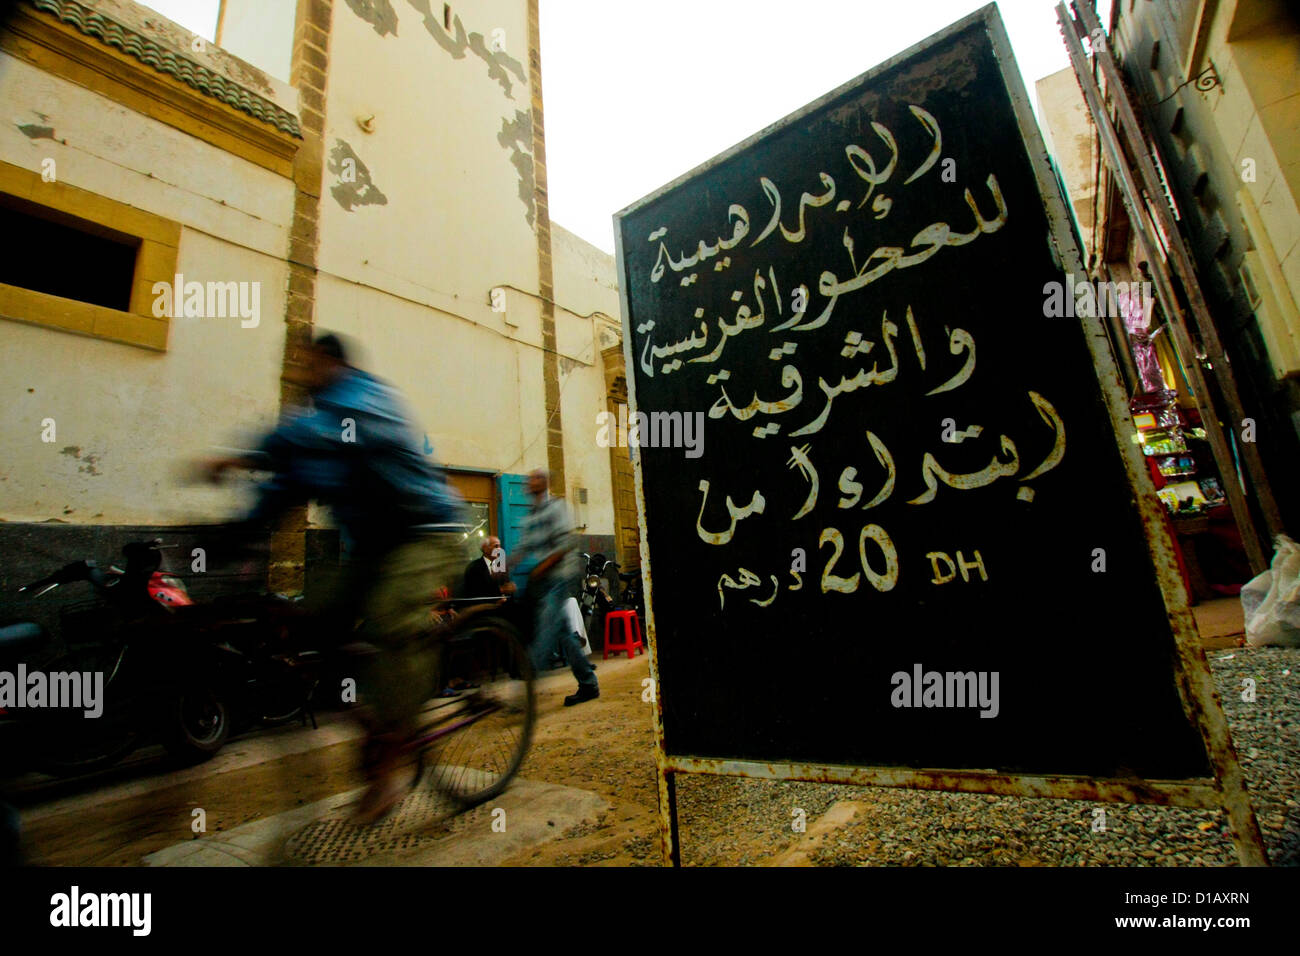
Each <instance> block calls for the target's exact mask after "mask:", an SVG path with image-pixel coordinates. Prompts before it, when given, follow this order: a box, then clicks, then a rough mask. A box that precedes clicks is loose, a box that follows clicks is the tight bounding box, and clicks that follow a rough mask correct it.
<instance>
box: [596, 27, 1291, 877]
mask: <svg viewBox="0 0 1300 956" xmlns="http://www.w3.org/2000/svg"><path fill="white" fill-rule="evenodd" d="M975 25H980V26H982V27H983V28H984V29H985V30H986V31H987V33H988V36H989V39H990V41H991V43H992V45H993V52H994V56H995V58H996V59H997V61H998V64H999V71H1000V73H1001V75H1002V79H1003V82H1004V83H1005V85H1006V89H1007V92H1008V95H1009V97H1010V100H1011V105H1012V109H1013V111H1014V113H1015V115H1016V119H1017V123H1018V125H1019V127H1020V133H1021V137H1022V140H1023V143H1024V145H1025V148H1026V151H1027V153H1028V156H1029V160H1030V164H1031V166H1032V167H1033V170H1034V177H1035V180H1036V182H1037V186H1038V192H1039V195H1040V197H1041V198H1042V200H1043V204H1044V207H1045V212H1046V214H1047V219H1048V223H1049V225H1050V228H1051V234H1050V237H1049V238H1050V241H1051V246H1052V254H1053V256H1054V258H1055V259H1056V262H1057V264H1058V265H1059V266H1060V268H1061V271H1062V272H1072V273H1073V274H1076V275H1083V274H1085V273H1086V270H1085V269H1084V268H1083V265H1082V260H1081V258H1080V255H1079V250H1078V248H1077V247H1076V245H1075V242H1074V237H1073V234H1072V232H1071V229H1070V226H1069V214H1068V212H1067V210H1066V208H1065V205H1064V203H1063V201H1062V197H1061V195H1060V192H1059V190H1058V187H1057V183H1056V178H1055V175H1054V173H1053V172H1052V166H1051V160H1050V158H1049V156H1048V153H1047V148H1046V146H1045V145H1044V143H1043V139H1042V134H1041V133H1040V132H1039V129H1038V125H1037V123H1036V122H1035V120H1034V116H1033V112H1032V110H1031V108H1030V105H1029V98H1028V95H1027V94H1026V92H1025V89H1024V85H1023V83H1022V82H1021V79H1020V74H1019V71H1018V70H1017V69H1016V67H1015V59H1014V56H1013V54H1012V51H1011V43H1010V40H1009V39H1008V37H1007V34H1006V30H1005V28H1004V26H1003V24H1002V20H1001V17H1000V15H999V13H998V10H997V7H996V5H994V4H989V5H987V6H985V7H983V8H981V9H979V10H977V11H975V12H974V13H972V14H970V15H969V16H966V17H964V18H963V19H961V20H959V21H957V22H956V23H953V24H951V25H950V26H948V27H946V28H945V29H943V30H941V31H940V32H938V33H936V34H934V35H932V36H930V37H928V38H927V39H925V40H922V41H921V42H920V43H917V44H915V45H913V46H912V47H910V48H908V49H907V50H904V51H903V52H902V53H899V54H898V55H896V56H894V57H891V58H890V59H888V60H886V61H884V62H883V63H881V64H879V65H877V66H875V67H873V68H872V69H871V70H868V71H867V72H866V73H863V74H862V75H860V76H858V77H856V78H854V79H852V80H850V81H849V82H847V83H845V84H843V85H841V86H840V87H838V88H837V89H835V90H833V91H831V92H830V93H827V94H826V95H825V96H823V97H821V98H819V99H817V100H815V101H813V102H812V103H809V104H807V105H806V106H804V107H802V108H801V109H799V110H797V111H796V112H794V113H792V114H790V115H789V116H787V117H785V118H784V119H782V120H780V121H778V122H777V123H775V124H773V125H771V126H769V127H767V128H766V129H764V130H762V131H760V132H759V133H756V134H755V135H753V136H751V137H749V138H748V139H746V140H744V141H742V142H741V143H738V144H737V145H735V146H733V147H731V148H730V149H728V150H726V151H725V152H723V153H721V154H719V155H718V156H715V157H714V158H712V159H710V160H709V161H708V162H706V163H703V164H702V165H700V166H697V167H696V168H695V169H693V170H691V171H690V172H688V173H686V174H685V175H683V176H680V177H678V178H677V179H675V180H673V181H672V182H671V183H669V184H667V185H666V186H663V187H662V188H660V189H658V190H656V191H655V192H653V193H651V194H650V195H648V196H646V197H644V198H642V199H641V200H639V201H637V202H635V203H633V204H632V205H630V206H628V207H626V208H624V209H622V210H620V211H619V212H617V213H615V215H614V239H615V245H616V249H615V260H616V263H617V268H618V284H619V297H620V300H621V302H620V304H621V306H622V310H623V352H624V359H625V361H626V363H627V367H628V369H629V370H631V369H633V368H635V365H634V361H635V356H634V355H633V350H632V329H631V309H630V303H629V301H628V291H627V290H628V285H627V273H626V268H627V266H626V259H625V257H624V254H623V253H624V250H623V234H622V229H621V228H620V225H621V223H620V220H621V219H622V218H623V217H625V216H627V215H629V214H630V213H632V212H634V211H636V210H637V209H639V208H641V207H642V206H645V205H647V204H649V203H651V202H653V201H655V200H657V199H658V198H659V197H660V196H662V195H664V194H665V193H667V192H669V191H671V190H673V189H675V188H677V187H678V186H679V185H681V184H683V183H685V182H687V181H689V180H690V179H693V178H695V177H696V176H698V175H700V174H701V173H704V172H706V171H708V170H709V169H711V168H713V167H714V166H717V165H719V164H721V163H723V162H726V161H727V160H729V159H730V158H731V157H733V156H734V155H736V154H737V153H740V152H742V151H744V150H746V149H748V148H749V147H750V146H752V145H754V144H756V143H757V142H759V141H760V140H762V139H763V138H765V137H766V136H768V135H769V134H771V133H773V132H776V131H778V130H780V129H783V128H785V127H787V126H790V125H793V124H794V123H797V122H799V121H800V120H802V119H803V118H805V117H806V116H807V115H809V114H811V113H813V112H815V111H816V110H818V109H819V108H821V107H822V106H823V105H825V104H826V103H827V102H829V101H830V100H832V99H834V98H835V97H837V96H839V95H841V94H842V93H844V92H846V91H848V90H849V89H850V88H853V87H855V86H858V85H860V84H862V83H864V82H866V81H868V80H870V79H871V78H872V77H873V76H875V75H877V74H879V73H882V72H884V71H886V70H888V69H890V68H892V67H893V66H894V65H896V64H897V63H899V62H900V61H903V60H906V59H909V58H911V57H913V56H916V55H917V54H920V53H922V52H924V51H925V50H927V49H929V48H930V47H933V46H936V45H938V44H941V43H943V42H945V41H947V40H948V39H950V38H951V37H952V36H954V35H955V34H958V33H961V32H964V31H965V30H967V29H969V28H970V27H972V26H975ZM1079 321H1080V322H1081V323H1082V324H1083V331H1084V336H1085V339H1086V340H1087V344H1088V348H1089V351H1090V353H1091V355H1092V359H1093V364H1094V368H1095V371H1096V373H1097V379H1098V383H1099V385H1100V388H1101V391H1102V395H1103V398H1104V400H1105V403H1106V407H1107V410H1108V412H1109V414H1110V419H1111V424H1112V426H1113V430H1114V436H1115V442H1116V445H1117V447H1118V448H1119V450H1120V454H1121V457H1122V459H1123V462H1124V468H1125V471H1126V473H1127V475H1128V479H1129V483H1130V487H1131V488H1132V489H1133V490H1134V493H1135V499H1136V503H1137V507H1138V510H1139V514H1140V517H1141V520H1142V524H1143V527H1144V530H1145V532H1146V539H1147V544H1148V548H1149V551H1150V557H1151V561H1152V565H1153V569H1154V570H1155V572H1156V577H1157V581H1158V583H1159V586H1160V590H1161V593H1162V595H1163V597H1164V602H1165V609H1166V612H1167V616H1168V620H1169V623H1170V627H1171V630H1172V632H1173V637H1174V641H1175V644H1176V647H1177V652H1176V656H1175V662H1174V669H1175V673H1174V677H1175V681H1176V684H1177V687H1178V692H1179V697H1180V700H1181V702H1182V706H1183V712H1184V714H1185V715H1186V716H1187V717H1188V719H1189V720H1191V721H1192V723H1193V724H1194V725H1195V726H1196V727H1197V729H1198V730H1199V732H1200V734H1201V738H1202V741H1203V743H1204V745H1205V748H1206V754H1207V757H1208V759H1209V762H1210V766H1211V769H1212V771H1213V774H1214V776H1213V777H1212V778H1195V779H1187V780H1141V779H1136V778H1129V779H1117V778H1092V777H1084V776H1065V775H1054V776H1046V775H1024V774H1009V773H1000V772H998V771H996V770H944V769H917V768H910V767H857V766H842V765H819V764H804V763H780V762H775V763H769V762H761V761H747V760H731V759H724V758H705V757H693V756H688V755H680V754H670V753H668V752H667V748H666V745H665V741H664V726H663V689H662V687H661V685H660V681H659V652H658V641H657V640H656V639H655V621H654V576H653V566H652V562H651V560H650V548H649V540H650V536H649V529H648V527H647V524H646V512H645V491H644V486H643V480H644V479H643V474H642V468H641V459H640V455H639V453H638V450H637V449H632V454H633V473H634V477H635V485H636V503H637V524H638V527H639V530H640V534H641V542H640V550H641V568H642V575H643V579H644V586H645V606H646V630H647V636H648V643H649V651H650V673H651V677H652V678H653V681H654V684H653V687H654V691H655V694H654V707H653V711H652V712H653V721H654V736H655V768H656V774H657V778H658V791H659V826H660V837H661V841H662V849H663V859H664V864H665V865H667V866H680V865H681V846H680V839H679V833H678V820H677V786H676V784H677V781H676V775H677V774H682V773H697V774H711V775H720V776H741V777H753V778H759V779H768V780H798V781H808V782H818V783H842V784H857V785H863V786H880V787H900V788H907V789H915V790H946V791H953V792H962V793H987V794H999V795H1004V796H1019V797H1049V798H1057V799H1072V800H1098V801H1105V802H1122V803H1148V804H1157V805H1167V806H1183V807H1193V808H1216V807H1223V808H1224V809H1226V810H1227V813H1228V816H1229V820H1230V822H1231V825H1232V829H1233V834H1234V839H1235V842H1236V847H1237V852H1238V856H1239V858H1240V860H1241V862H1242V863H1243V864H1245V865H1254V866H1258V865H1267V863H1268V858H1267V855H1266V854H1265V852H1264V848H1263V844H1262V841H1261V838H1260V832H1259V828H1258V825H1257V824H1256V821H1255V816H1254V811H1253V810H1252V809H1251V806H1250V801H1249V798H1248V795H1247V793H1246V787H1245V779H1244V776H1243V774H1242V771H1241V768H1240V766H1239V765H1238V763H1237V759H1236V753H1235V751H1234V750H1233V747H1232V741H1231V739H1230V737H1229V732H1228V724H1227V720H1226V718H1225V717H1224V714H1223V710H1222V708H1221V707H1220V705H1219V700H1218V697H1217V695H1216V693H1215V690H1214V682H1213V678H1212V677H1211V675H1210V670H1209V665H1208V664H1207V663H1206V660H1205V654H1204V652H1203V650H1202V649H1201V646H1200V641H1199V635H1198V633H1197V630H1196V622H1195V619H1194V618H1193V616H1192V613H1191V610H1190V608H1189V607H1188V604H1187V595H1186V592H1185V591H1184V589H1183V584H1182V578H1181V575H1180V574H1179V571H1178V566H1177V561H1176V559H1175V557H1174V546H1173V541H1172V539H1171V538H1170V536H1169V532H1168V530H1167V528H1166V525H1165V521H1164V512H1163V509H1164V505H1163V504H1161V502H1160V500H1159V499H1158V498H1157V497H1156V495H1155V488H1154V486H1153V484H1152V482H1151V478H1150V476H1149V474H1148V473H1147V469H1146V467H1145V464H1144V463H1143V461H1142V459H1141V457H1140V453H1139V452H1138V450H1137V448H1136V447H1135V446H1134V445H1133V444H1132V443H1131V442H1130V441H1129V440H1128V436H1129V435H1131V434H1132V433H1133V432H1134V430H1135V426H1134V425H1133V422H1132V418H1131V416H1130V413H1129V409H1128V402H1127V399H1126V396H1125V395H1124V393H1123V390H1122V388H1121V387H1120V378H1119V372H1118V369H1117V367H1116V365H1115V360H1114V357H1113V355H1112V354H1111V351H1110V343H1109V341H1108V340H1107V338H1106V332H1105V329H1104V328H1103V327H1102V325H1101V323H1100V320H1098V319H1095V318H1093V319H1080V320H1079ZM627 386H628V403H629V405H630V411H635V410H636V408H637V407H638V406H637V398H636V376H635V375H631V374H629V375H628V377H627Z"/></svg>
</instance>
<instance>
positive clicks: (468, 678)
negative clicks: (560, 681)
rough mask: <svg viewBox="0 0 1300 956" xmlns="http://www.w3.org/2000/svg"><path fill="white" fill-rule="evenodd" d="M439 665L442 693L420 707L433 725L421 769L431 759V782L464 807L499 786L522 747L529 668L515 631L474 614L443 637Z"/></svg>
mask: <svg viewBox="0 0 1300 956" xmlns="http://www.w3.org/2000/svg"><path fill="white" fill-rule="evenodd" d="M442 665H443V666H442V669H441V670H442V676H441V679H440V682H441V684H442V685H443V688H444V690H443V693H442V695H441V696H439V697H437V698H435V699H434V700H433V701H431V702H430V706H429V708H428V714H430V715H432V716H433V717H434V718H435V722H434V724H433V726H432V727H431V728H430V730H429V731H428V733H429V735H430V737H431V742H430V745H429V747H428V748H427V756H426V754H425V753H422V755H421V766H422V767H423V766H424V764H426V763H431V766H430V767H429V773H430V776H431V778H432V783H433V786H434V787H436V788H437V789H438V790H439V791H440V792H441V793H443V794H445V795H446V796H448V797H450V798H451V799H452V800H453V801H454V802H456V803H458V804H460V805H461V806H462V807H471V806H474V805H476V804H479V803H482V802H484V801H485V800H490V799H491V798H492V797H495V796H496V795H497V794H499V793H501V791H503V790H505V788H506V786H507V785H508V784H509V783H510V780H511V778H513V777H514V775H515V774H516V773H517V772H518V770H519V765H520V764H521V763H523V760H524V755H525V754H526V753H527V752H528V745H529V743H530V742H531V740H532V734H533V720H534V719H535V716H536V715H535V701H534V692H533V665H532V661H531V660H530V658H529V656H528V651H527V650H526V649H525V647H524V645H523V642H522V641H521V640H520V638H519V632H518V631H516V630H515V628H514V627H512V626H511V625H510V624H508V623H506V622H505V621H503V620H501V619H500V618H482V619H480V620H478V621H475V622H472V623H470V624H468V625H466V626H465V627H464V628H463V629H462V630H459V631H457V632H456V633H455V634H453V635H452V636H451V637H449V638H447V639H446V640H445V642H444V644H443V647H442ZM430 758H431V759H430Z"/></svg>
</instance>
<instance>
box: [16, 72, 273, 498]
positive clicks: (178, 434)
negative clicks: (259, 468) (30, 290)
mask: <svg viewBox="0 0 1300 956" xmlns="http://www.w3.org/2000/svg"><path fill="white" fill-rule="evenodd" d="M0 102H3V103H5V104H6V106H7V109H6V111H5V113H4V115H3V116H0V159H3V160H4V161H6V162H9V163H12V164H14V165H16V166H21V167H23V168H25V169H29V170H32V171H35V172H39V171H40V169H41V162H42V160H43V159H45V158H47V157H48V158H52V159H54V160H55V163H56V169H57V175H58V178H59V180H60V181H62V182H65V183H68V184H71V185H74V186H77V187H79V188H82V189H85V190H88V191H90V192H93V193H97V194H99V195H102V196H105V197H107V198H110V199H113V200H115V201H117V202H122V203H127V204H130V205H133V206H136V207H138V208H140V209H143V210H146V211H148V212H151V213H154V214H156V215H159V216H164V217H166V218H169V219H173V220H177V221H179V222H180V223H181V224H182V226H183V227H184V228H183V229H182V233H181V239H180V252H179V260H178V264H177V269H178V271H180V272H181V273H182V274H183V275H184V276H185V280H186V281H190V280H198V281H200V282H206V281H209V280H212V281H223V282H224V281H246V282H260V283H261V289H260V294H261V302H260V306H261V319H260V323H259V324H258V326H257V327H256V328H247V329H246V328H241V326H240V322H239V319H238V318H230V319H173V320H172V323H171V332H170V340H169V346H168V351H167V352H165V353H156V352H151V351H147V350H145V349H140V348H135V347H132V346H127V345H119V344H116V343H112V342H106V341H103V340H99V339H94V338H88V337H83V336H79V335H73V334H69V333H66V332H58V331H53V330H50V329H45V328H40V327H37V326H33V325H26V324H24V323H21V322H12V321H4V320H0V407H3V408H4V409H5V414H4V415H3V417H0V519H4V520H6V521H46V520H51V519H55V520H60V521H67V522H70V523H86V524H114V523H161V524H168V523H182V522H186V521H191V520H213V519H217V518H221V517H225V516H228V515H230V514H232V513H233V511H234V509H236V508H237V507H240V506H241V504H242V497H241V494H240V491H239V490H238V489H229V490H217V489H207V488H190V487H180V486H179V485H178V483H177V479H178V477H179V475H180V472H181V468H182V466H183V464H184V463H186V462H188V461H192V460H193V459H194V458H195V457H196V456H199V455H201V454H209V453H211V448H212V446H214V445H231V444H234V443H236V441H237V440H238V436H239V434H240V431H241V430H242V429H243V428H245V427H247V426H250V425H257V424H259V423H260V424H269V423H271V422H272V421H273V420H274V417H275V414H276V411H277V409H278V405H279V383H278V378H279V369H280V355H281V352H282V350H283V346H284V325H283V314H284V290H285V284H286V280H287V267H286V265H285V263H284V261H283V257H284V249H285V248H286V246H287V244H288V227H289V220H290V216H291V213H292V206H293V185H292V183H291V182H290V181H289V180H287V179H284V178H283V177H280V176H277V175H275V174H274V173H272V172H270V171H268V170H266V169H263V168H262V167H260V166H256V165H253V164H252V163H249V162H247V161H245V160H243V159H240V158H238V157H235V156H232V155H230V154H228V153H226V152H224V151H222V150H220V149H218V148H216V147H214V146H211V145H209V144H208V143H205V142H203V141H201V140H198V139H196V138H194V137H191V136H188V135H186V134H184V133H181V132H179V131H178V130H175V129H173V128H171V127H169V126H166V125H163V124H161V123H158V122H156V121H155V120H152V119H149V118H148V117H144V116H141V115H140V114H138V113H135V112H134V111H132V110H130V109H127V108H125V107H123V106H120V105H118V104H117V103H114V102H112V101H110V100H108V99H106V98H105V97H102V96H100V95H98V94H96V93H92V92H91V91H89V90H86V89H84V88H82V87H80V86H76V85H74V84H72V83H69V82H67V81H65V80H62V79H60V78H58V77H54V76H51V75H49V74H46V73H43V72H41V71H39V70H37V69H35V68H34V67H32V66H30V65H29V64H27V63H25V62H22V61H18V60H15V59H13V58H11V57H9V56H6V55H4V54H0ZM32 124H38V125H42V126H48V127H49V128H51V129H52V131H53V132H52V134H51V137H50V138H45V137H37V138H32V137H31V135H30V130H28V131H26V132H24V131H23V130H22V129H20V127H22V126H30V125H32ZM31 198H32V199H33V200H35V201H37V202H39V201H40V195H39V191H38V192H37V193H36V194H34V195H33V196H32V197H31ZM50 254H51V255H55V256H57V255H58V250H56V249H52V250H50ZM70 267H74V268H75V263H71V264H70ZM45 418H53V419H54V420H55V423H56V441H55V442H53V443H45V442H42V441H41V437H40V436H41V421H42V419H45Z"/></svg>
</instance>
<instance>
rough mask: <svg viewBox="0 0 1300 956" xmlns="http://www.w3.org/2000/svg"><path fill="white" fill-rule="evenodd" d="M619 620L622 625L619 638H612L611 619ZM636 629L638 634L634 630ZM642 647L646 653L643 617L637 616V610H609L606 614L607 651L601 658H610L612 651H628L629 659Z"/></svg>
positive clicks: (642, 651) (642, 650)
mask: <svg viewBox="0 0 1300 956" xmlns="http://www.w3.org/2000/svg"><path fill="white" fill-rule="evenodd" d="M615 620H617V621H618V622H619V623H620V625H622V626H621V627H620V628H619V638H620V639H619V640H617V641H614V640H611V637H610V633H609V625H610V622H611V621H615ZM634 629H635V631H636V635H635V636H633V633H632V631H633V630H634ZM637 648H640V649H641V653H642V654H644V653H645V645H644V644H643V643H642V642H641V619H640V618H639V617H637V615H636V611H609V612H607V613H606V614H605V652H604V654H603V655H601V660H607V659H608V658H609V652H610V651H622V650H626V651H627V657H628V660H631V659H632V658H633V657H635V656H636V655H635V654H634V651H636V649H637Z"/></svg>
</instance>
